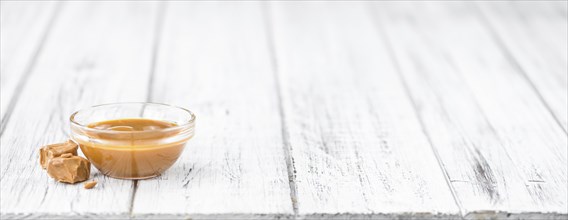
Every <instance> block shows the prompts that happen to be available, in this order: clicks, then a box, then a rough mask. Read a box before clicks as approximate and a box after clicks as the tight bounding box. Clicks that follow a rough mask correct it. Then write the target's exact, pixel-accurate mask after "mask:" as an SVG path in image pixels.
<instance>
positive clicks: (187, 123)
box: [69, 102, 195, 134]
mask: <svg viewBox="0 0 568 220" xmlns="http://www.w3.org/2000/svg"><path fill="white" fill-rule="evenodd" d="M131 104H139V105H148V104H149V105H158V106H163V107H169V108H176V109H179V110H182V111H184V112H186V113H187V114H188V116H189V120H187V121H185V122H184V123H183V124H178V125H177V126H174V127H169V128H162V129H159V130H151V131H111V130H102V129H96V128H90V127H88V126H87V125H84V124H80V123H79V122H77V121H75V115H77V114H79V113H80V112H81V111H86V110H89V109H91V108H97V107H105V106H113V105H117V106H120V105H131ZM69 121H71V125H75V126H78V127H80V128H81V129H83V130H87V131H94V132H100V133H108V134H128V133H136V134H140V133H155V132H168V131H173V130H177V129H184V128H193V126H194V122H195V114H193V112H191V111H190V110H188V109H186V108H182V107H179V106H175V105H169V104H163V103H155V102H114V103H105V104H100V105H93V106H90V107H87V108H83V109H80V110H77V111H75V112H74V113H73V114H71V116H70V117H69Z"/></svg>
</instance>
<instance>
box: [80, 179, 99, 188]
mask: <svg viewBox="0 0 568 220" xmlns="http://www.w3.org/2000/svg"><path fill="white" fill-rule="evenodd" d="M96 185H97V181H95V180H93V181H90V182H86V183H85V184H83V187H85V189H92V188H93V187H95V186H96Z"/></svg>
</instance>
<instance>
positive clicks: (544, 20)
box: [480, 1, 568, 131]
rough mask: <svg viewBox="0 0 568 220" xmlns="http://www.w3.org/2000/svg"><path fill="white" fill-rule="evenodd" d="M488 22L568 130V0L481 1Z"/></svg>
mask: <svg viewBox="0 0 568 220" xmlns="http://www.w3.org/2000/svg"><path fill="white" fill-rule="evenodd" d="M480 6H481V8H482V12H483V15H484V17H485V18H486V21H487V25H488V26H489V27H490V28H491V29H492V31H493V32H495V33H496V34H497V35H498V36H497V38H498V40H499V42H500V43H501V44H502V45H503V46H504V47H506V50H507V51H508V53H510V56H512V57H513V58H514V59H515V60H517V62H518V65H519V66H520V67H521V68H522V69H523V71H524V73H525V74H526V75H527V77H528V78H529V79H530V81H531V82H532V83H533V84H534V87H535V88H536V89H538V91H539V93H540V95H542V98H543V99H544V101H545V102H546V104H547V105H548V107H549V108H550V109H551V110H552V112H553V113H554V116H555V117H556V119H557V120H558V122H559V123H560V124H561V126H562V127H563V128H564V130H565V131H567V130H568V128H567V127H568V114H567V112H568V40H567V39H568V18H567V15H566V11H562V9H564V10H566V8H567V7H568V2H566V1H563V2H562V1H559V2H556V3H555V4H553V3H552V2H536V1H534V2H515V3H511V2H509V3H508V4H505V3H504V2H499V3H481V4H480Z"/></svg>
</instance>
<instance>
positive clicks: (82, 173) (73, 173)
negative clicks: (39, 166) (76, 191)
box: [47, 156, 91, 183]
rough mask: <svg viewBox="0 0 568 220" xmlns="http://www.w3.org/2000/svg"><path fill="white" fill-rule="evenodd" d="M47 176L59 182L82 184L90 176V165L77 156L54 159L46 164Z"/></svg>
mask: <svg viewBox="0 0 568 220" xmlns="http://www.w3.org/2000/svg"><path fill="white" fill-rule="evenodd" d="M47 174H49V176H50V177H51V178H53V179H55V180H57V181H59V182H64V183H76V182H82V181H85V180H87V179H89V176H90V175H91V163H90V162H89V161H88V160H87V159H85V158H82V157H79V156H71V157H56V158H53V159H51V160H49V161H48V162H47Z"/></svg>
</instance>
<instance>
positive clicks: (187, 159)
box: [133, 2, 293, 219]
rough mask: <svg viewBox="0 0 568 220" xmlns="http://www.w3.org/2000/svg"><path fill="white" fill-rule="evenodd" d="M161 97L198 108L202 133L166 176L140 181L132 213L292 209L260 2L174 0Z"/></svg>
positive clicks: (166, 30) (252, 214)
mask: <svg viewBox="0 0 568 220" xmlns="http://www.w3.org/2000/svg"><path fill="white" fill-rule="evenodd" d="M166 11H167V13H166V14H167V16H166V18H165V21H164V22H165V23H164V27H163V36H162V37H161V41H160V49H159V55H158V60H157V66H156V72H155V80H154V82H153V91H154V93H153V95H152V97H153V98H152V101H156V102H165V103H171V104H175V105H179V106H183V107H187V108H189V109H191V110H194V111H195V113H196V115H197V119H196V120H197V121H196V135H195V137H194V139H193V140H190V141H189V143H188V145H187V147H186V149H185V152H184V153H183V155H182V156H181V158H180V159H179V160H178V161H177V163H176V164H175V165H174V166H173V167H172V168H171V169H170V170H168V171H166V172H165V173H164V174H163V175H161V176H160V177H157V178H155V179H150V180H143V181H139V182H138V188H137V192H136V196H135V200H134V203H133V215H134V216H136V217H141V218H142V217H147V218H154V217H156V218H192V219H194V218H221V219H226V218H236V219H249V218H273V217H282V216H287V215H291V214H293V210H292V202H291V199H290V188H289V183H288V175H287V167H286V160H285V155H284V149H283V143H282V132H281V125H280V115H279V111H278V99H277V94H276V89H275V81H274V77H273V76H274V74H273V72H272V71H273V70H272V66H271V59H270V54H269V49H268V43H267V36H266V30H265V27H264V26H265V24H264V23H263V21H262V19H263V18H262V13H261V7H260V4H259V3H258V2H238V3H229V2H169V3H168V5H167V9H166Z"/></svg>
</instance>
